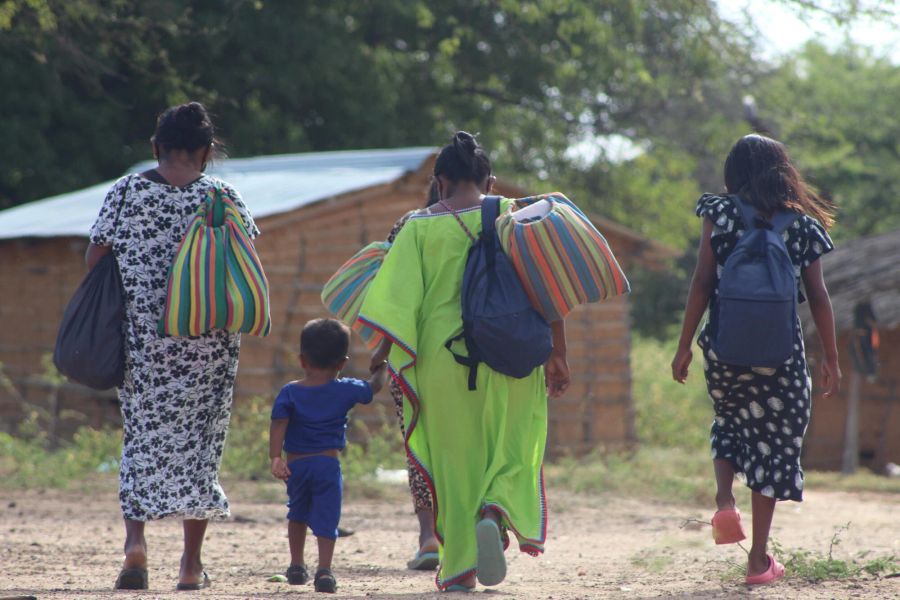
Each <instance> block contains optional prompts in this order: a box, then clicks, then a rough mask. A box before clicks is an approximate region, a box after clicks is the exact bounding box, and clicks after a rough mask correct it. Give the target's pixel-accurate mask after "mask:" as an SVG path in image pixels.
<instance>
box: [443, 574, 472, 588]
mask: <svg viewBox="0 0 900 600" xmlns="http://www.w3.org/2000/svg"><path fill="white" fill-rule="evenodd" d="M474 590H475V576H474V575H469V576H468V577H466V578H465V579H463V580H461V581H457V582H456V583H454V584H453V585H448V586H447V587H446V588H445V589H444V590H443V591H445V592H471V591H474Z"/></svg>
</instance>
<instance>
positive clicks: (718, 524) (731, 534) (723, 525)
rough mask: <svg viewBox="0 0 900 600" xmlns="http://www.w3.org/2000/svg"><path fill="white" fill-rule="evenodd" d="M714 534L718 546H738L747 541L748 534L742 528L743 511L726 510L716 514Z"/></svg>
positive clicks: (713, 527)
mask: <svg viewBox="0 0 900 600" xmlns="http://www.w3.org/2000/svg"><path fill="white" fill-rule="evenodd" d="M712 534H713V539H714V540H716V543H717V544H736V543H738V542H740V541H741V540H744V539H747V534H746V533H744V528H743V527H742V526H741V511H739V510H738V509H737V508H726V509H723V510H720V511H718V512H717V513H716V514H714V515H713V518H712Z"/></svg>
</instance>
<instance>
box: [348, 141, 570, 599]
mask: <svg viewBox="0 0 900 600" xmlns="http://www.w3.org/2000/svg"><path fill="white" fill-rule="evenodd" d="M434 177H435V181H436V184H437V187H438V193H439V197H440V200H439V202H438V203H437V204H436V205H434V206H432V207H431V208H429V209H427V210H424V211H421V212H419V213H417V214H415V215H413V216H412V217H411V218H410V219H409V220H408V221H407V223H406V225H405V226H404V227H403V229H402V230H401V231H400V233H399V234H398V235H397V238H396V240H395V241H394V245H393V247H392V248H391V250H390V252H388V254H387V256H386V258H385V260H384V264H383V265H382V266H381V269H380V270H379V272H378V274H377V275H376V277H375V279H374V280H373V281H372V283H371V286H370V288H369V290H368V292H367V294H366V298H365V300H364V302H363V305H362V308H361V310H360V319H361V320H362V322H363V323H365V324H366V325H369V326H370V327H373V328H374V329H376V330H378V331H380V332H382V333H383V334H384V335H385V336H386V337H387V338H388V339H389V340H390V341H391V342H392V343H391V344H384V345H382V346H381V347H380V348H379V351H378V352H376V355H375V356H374V357H373V364H374V363H376V362H379V361H381V360H383V359H384V357H385V356H387V357H388V359H389V365H390V369H391V373H392V375H393V377H394V378H395V379H396V380H397V382H398V383H399V384H400V386H401V388H402V389H403V394H404V400H403V402H404V406H403V408H404V410H403V414H404V422H405V424H406V432H407V433H406V444H407V452H408V455H409V457H410V459H411V460H412V462H413V463H414V465H415V466H416V468H418V469H419V471H420V472H421V473H422V475H423V476H424V477H425V479H426V481H427V483H428V485H429V487H430V488H431V490H432V495H433V497H434V512H435V535H436V537H437V538H438V541H439V542H440V544H441V548H440V556H441V567H440V571H439V572H438V577H437V584H438V587H439V588H440V589H442V590H447V591H466V590H470V589H472V588H474V587H475V582H476V577H477V580H478V581H479V582H481V583H482V584H483V585H496V584H498V583H500V582H501V581H502V580H503V578H504V577H505V575H506V562H505V558H504V555H503V552H504V549H505V548H504V546H505V545H504V537H506V536H505V531H506V530H507V529H508V530H511V531H512V532H513V534H514V535H515V537H516V539H517V541H518V543H519V548H520V549H521V550H522V551H523V552H527V553H528V554H531V555H537V554H540V553H541V552H543V548H544V541H545V537H546V529H547V511H546V502H545V499H544V484H543V473H542V463H543V458H544V446H545V443H546V436H547V392H548V389H549V392H550V396H551V397H556V396H559V395H560V394H562V393H563V392H564V391H565V390H566V388H567V387H568V385H569V369H568V364H567V362H566V344H565V328H564V325H563V322H562V321H559V322H555V323H552V324H551V327H552V329H553V342H554V347H553V353H552V355H551V357H550V358H549V360H548V362H547V364H546V365H545V367H544V368H543V369H540V368H538V369H535V370H534V371H533V372H532V373H531V374H530V375H529V376H527V377H524V378H522V379H515V378H512V377H509V376H506V375H503V374H500V373H498V372H496V371H494V370H492V369H490V368H489V367H488V366H487V365H481V368H479V369H478V376H477V386H476V387H477V389H476V390H474V391H470V390H469V389H468V385H467V383H468V369H467V368H466V367H463V366H461V365H459V364H457V362H456V361H455V360H454V358H453V355H452V354H451V352H450V351H448V350H447V348H445V346H444V345H445V343H446V342H447V341H448V340H450V339H451V338H454V337H455V336H457V335H458V334H459V333H460V332H461V331H462V314H461V308H460V292H461V288H462V278H463V271H464V269H465V265H466V258H467V255H468V250H469V248H470V247H471V244H472V240H473V239H474V238H475V237H476V236H477V235H478V234H479V233H480V231H481V210H480V208H481V201H482V199H483V198H484V194H485V193H489V192H490V189H491V185H492V184H493V177H492V176H491V165H490V161H489V159H488V157H487V155H486V154H485V152H484V150H483V149H482V148H481V147H480V146H479V145H478V143H477V142H476V141H475V138H474V137H473V136H472V135H470V134H468V133H465V132H458V133H456V134H455V135H454V136H453V140H452V142H451V143H450V144H448V145H447V146H445V147H444V148H443V149H442V150H441V152H440V153H439V154H438V157H437V160H436V161H435V166H434ZM511 202H512V201H511V200H504V202H503V204H502V206H501V208H502V209H504V210H505V209H507V208H509V206H510V204H511ZM398 290H403V292H402V293H398ZM454 351H456V352H458V353H459V352H463V353H464V352H465V347H464V345H462V347H461V348H456V347H454Z"/></svg>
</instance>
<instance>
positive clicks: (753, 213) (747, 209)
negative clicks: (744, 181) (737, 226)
mask: <svg viewBox="0 0 900 600" xmlns="http://www.w3.org/2000/svg"><path fill="white" fill-rule="evenodd" d="M734 197H735V199H736V200H737V205H738V208H739V209H740V214H741V220H742V221H743V222H744V228H745V229H748V230H750V229H754V225H753V222H754V220H755V219H756V217H757V216H758V215H759V212H758V211H757V210H756V207H755V206H753V205H752V204H751V203H749V202H747V201H746V200H744V199H743V198H741V197H740V196H738V195H737V194H735V195H734Z"/></svg>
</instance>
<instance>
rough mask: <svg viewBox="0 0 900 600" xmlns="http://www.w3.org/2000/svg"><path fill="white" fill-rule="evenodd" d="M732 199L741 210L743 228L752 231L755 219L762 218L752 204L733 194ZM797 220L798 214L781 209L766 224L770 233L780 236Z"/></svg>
mask: <svg viewBox="0 0 900 600" xmlns="http://www.w3.org/2000/svg"><path fill="white" fill-rule="evenodd" d="M734 197H735V198H737V204H738V207H739V208H740V209H741V219H742V220H743V221H744V227H745V228H747V229H753V228H754V227H755V225H754V223H755V221H756V219H757V217H759V218H762V217H761V215H760V214H759V211H757V210H756V207H755V206H753V204H751V203H750V202H747V201H746V200H744V199H743V198H741V197H740V196H738V195H737V194H735V196H734ZM799 218H800V215H799V214H798V213H795V212H794V211H792V210H784V209H782V210H779V211H777V212H776V213H775V214H774V215H772V218H771V219H769V220H768V223H770V225H771V227H772V231H774V232H775V233H777V234H779V235H780V234H782V233H784V232H785V231H786V230H787V228H788V227H790V226H791V225H793V224H794V221H796V220H797V219H799Z"/></svg>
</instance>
